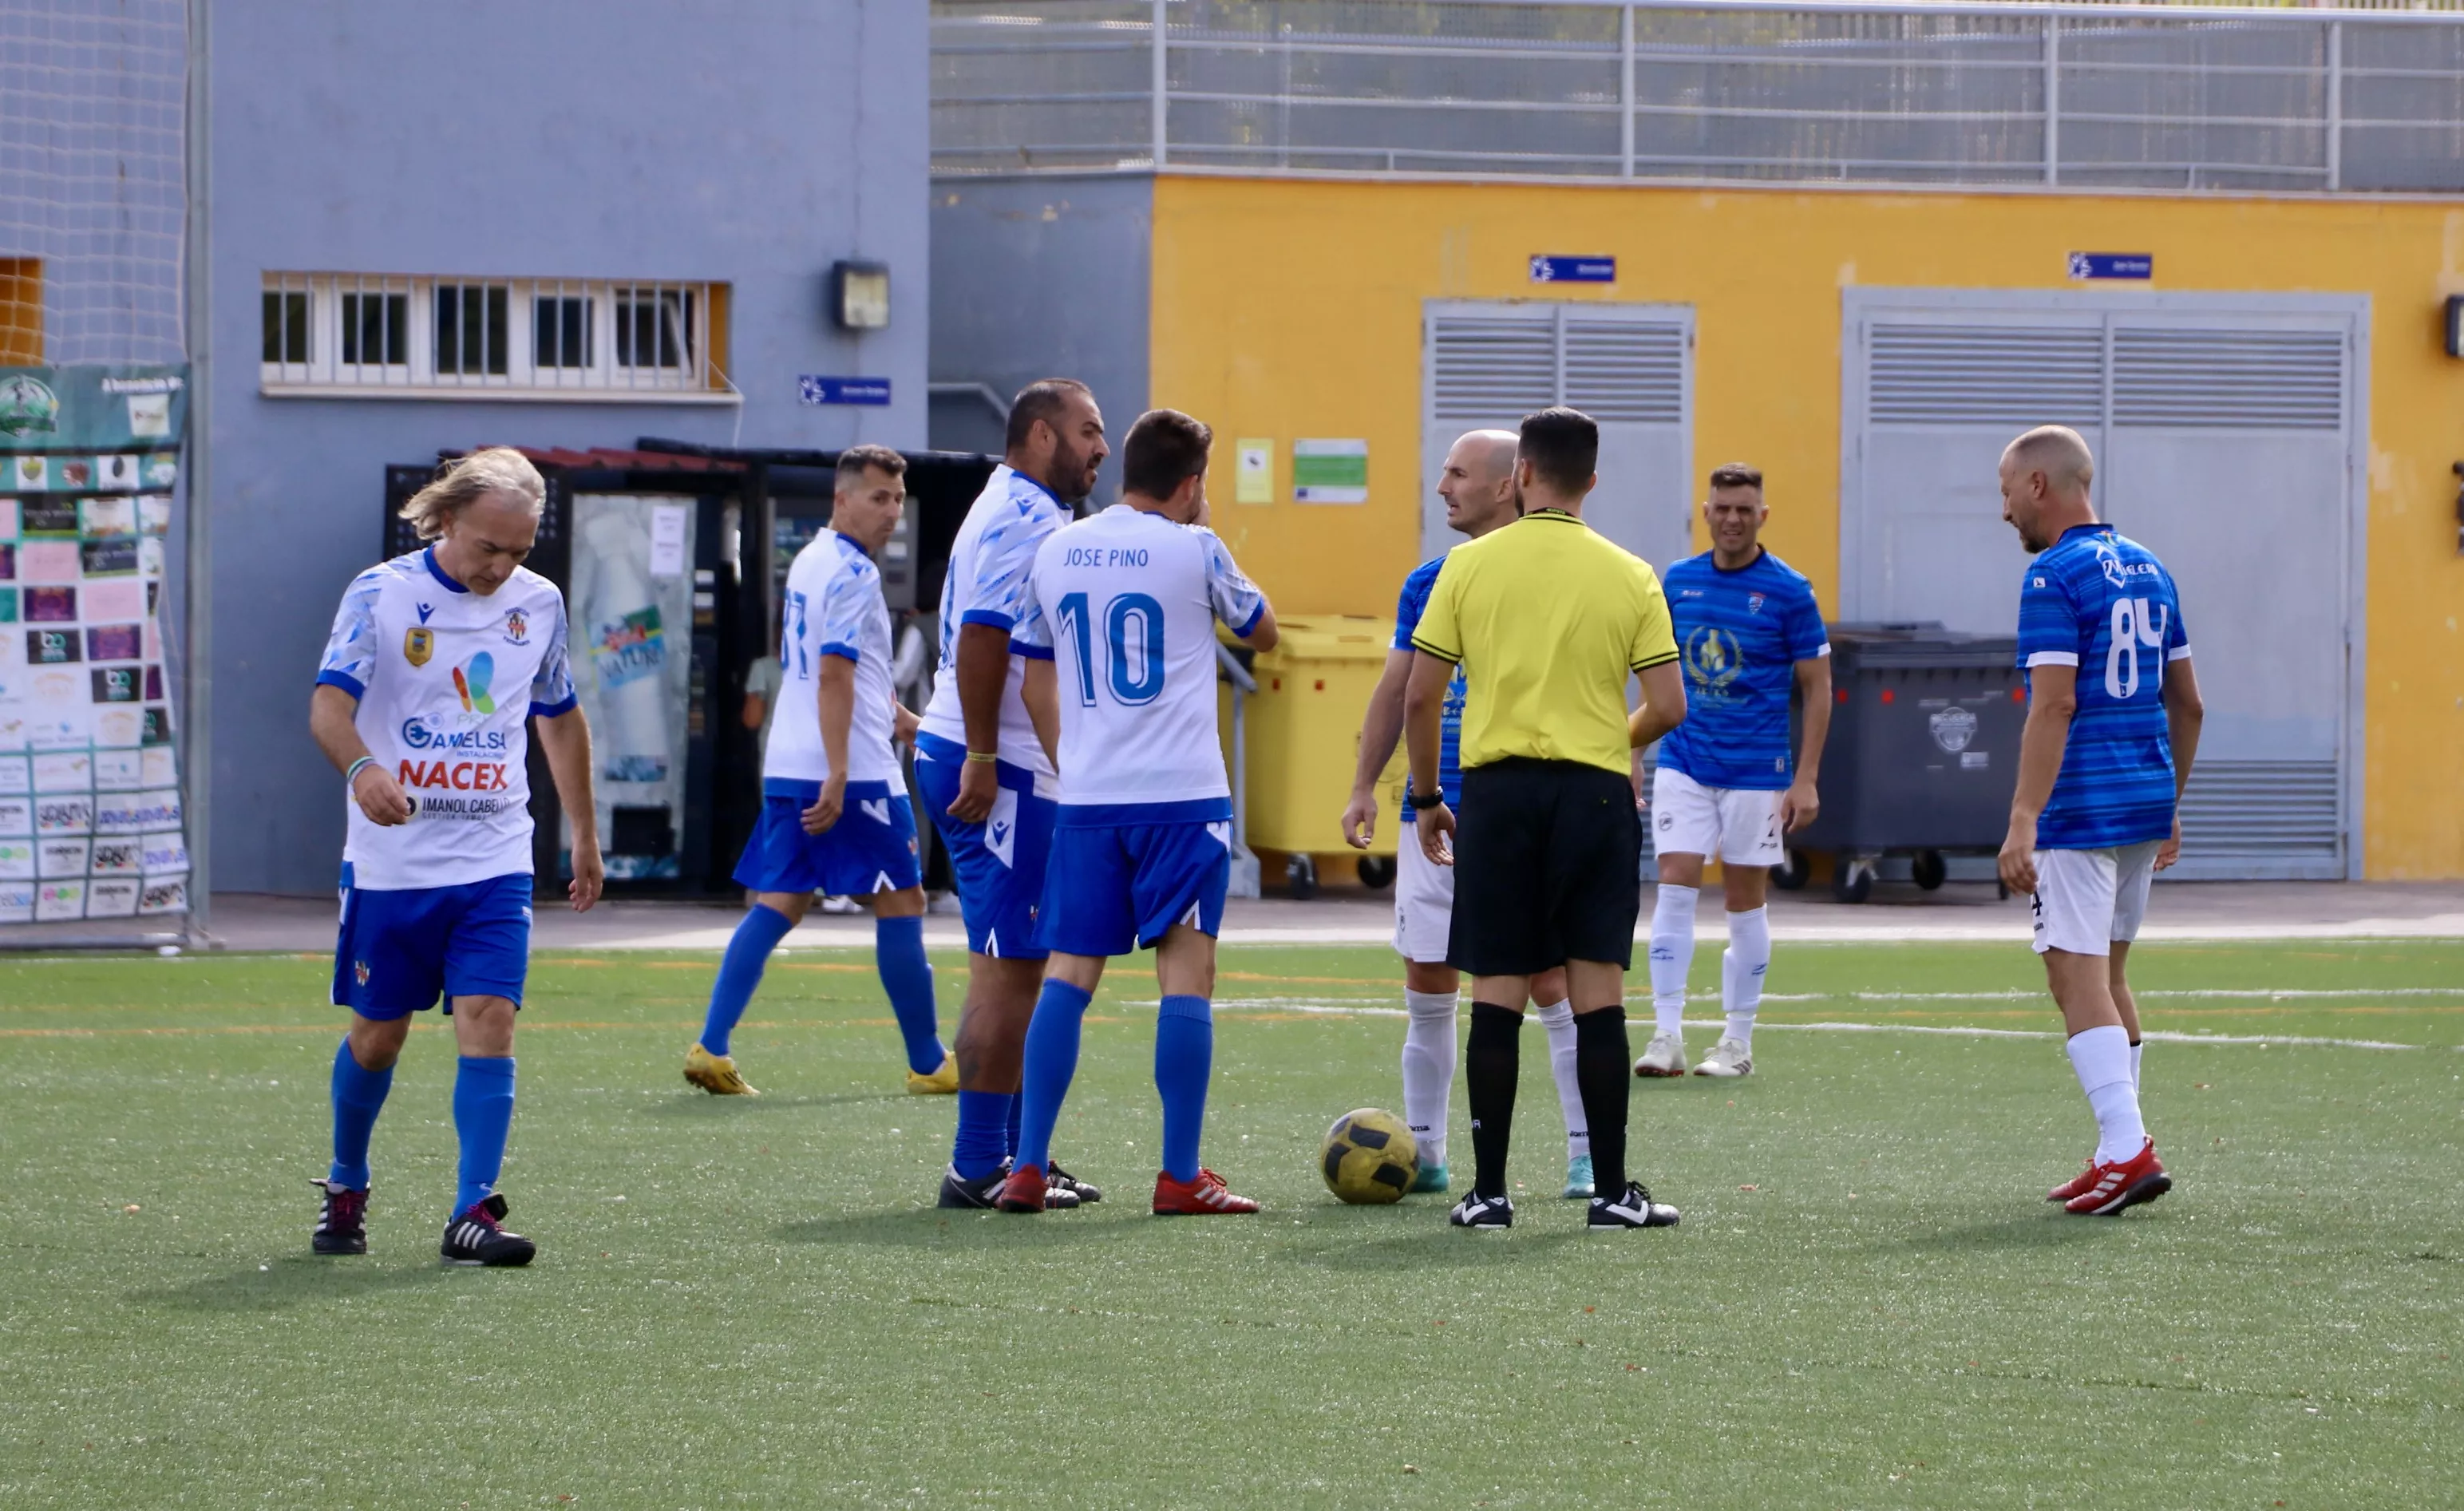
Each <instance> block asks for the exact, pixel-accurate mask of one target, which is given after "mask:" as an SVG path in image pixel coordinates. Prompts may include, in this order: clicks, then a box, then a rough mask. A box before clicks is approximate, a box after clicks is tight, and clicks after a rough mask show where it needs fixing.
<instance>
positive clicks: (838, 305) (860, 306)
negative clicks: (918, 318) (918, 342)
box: [829, 261, 890, 331]
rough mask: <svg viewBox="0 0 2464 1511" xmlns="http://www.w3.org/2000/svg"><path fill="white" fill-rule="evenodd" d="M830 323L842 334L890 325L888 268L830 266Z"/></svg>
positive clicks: (859, 264)
mask: <svg viewBox="0 0 2464 1511" xmlns="http://www.w3.org/2000/svg"><path fill="white" fill-rule="evenodd" d="M829 302H830V323H832V324H834V325H836V326H837V327H838V328H839V329H840V330H843V331H878V330H886V329H888V328H889V325H890V265H889V264H888V263H881V262H846V261H841V262H834V263H831V264H830V292H829Z"/></svg>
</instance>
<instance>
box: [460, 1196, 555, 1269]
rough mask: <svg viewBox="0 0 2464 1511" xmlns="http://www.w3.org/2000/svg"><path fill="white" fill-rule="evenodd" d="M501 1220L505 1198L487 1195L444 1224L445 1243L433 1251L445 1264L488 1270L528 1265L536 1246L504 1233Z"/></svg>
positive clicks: (534, 1253) (516, 1236)
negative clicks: (486, 1268) (479, 1266)
mask: <svg viewBox="0 0 2464 1511" xmlns="http://www.w3.org/2000/svg"><path fill="white" fill-rule="evenodd" d="M504 1220H505V1198H504V1196H503V1194H502V1193H497V1192H490V1193H488V1194H487V1196H486V1197H484V1198H483V1199H481V1200H478V1201H474V1202H473V1203H472V1204H471V1210H470V1211H468V1212H466V1213H464V1214H462V1215H460V1216H458V1217H456V1218H454V1219H453V1220H452V1221H451V1222H449V1223H447V1224H446V1225H445V1242H444V1243H443V1245H441V1246H440V1247H439V1249H438V1251H437V1252H438V1253H439V1254H440V1255H442V1256H443V1257H444V1259H445V1262H446V1263H448V1264H484V1265H487V1266H489V1267H490V1268H492V1269H493V1268H497V1267H507V1268H510V1267H514V1266H518V1265H523V1264H528V1263H529V1262H530V1261H531V1257H532V1256H533V1255H536V1254H537V1253H539V1245H538V1244H536V1243H533V1242H532V1241H531V1240H530V1239H528V1238H525V1237H522V1236H521V1235H520V1234H518V1233H507V1232H506V1231H505V1229H504V1226H503V1224H504Z"/></svg>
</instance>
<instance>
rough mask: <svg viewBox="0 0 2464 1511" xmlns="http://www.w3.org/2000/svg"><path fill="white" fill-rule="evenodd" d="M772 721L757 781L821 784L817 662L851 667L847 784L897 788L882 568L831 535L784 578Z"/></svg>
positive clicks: (826, 762)
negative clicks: (831, 660) (837, 660)
mask: <svg viewBox="0 0 2464 1511" xmlns="http://www.w3.org/2000/svg"><path fill="white" fill-rule="evenodd" d="M780 621H781V623H780V629H779V677H780V682H779V712H778V713H777V714H776V715H774V716H773V717H772V719H771V721H770V748H769V751H768V753H767V754H765V755H763V756H762V757H761V777H762V779H763V780H764V781H799V782H803V781H827V780H828V779H829V775H830V758H829V755H828V754H827V753H825V751H824V750H823V749H822V714H821V687H822V658H824V657H825V656H838V657H841V658H843V659H845V660H847V661H852V662H854V663H855V710H854V713H853V715H852V716H851V717H850V718H849V719H848V720H847V780H849V781H892V782H894V781H902V780H903V779H904V778H903V777H902V775H901V773H900V771H899V769H898V753H897V751H896V750H895V749H894V748H892V746H891V735H892V733H893V732H892V727H891V720H892V717H893V715H892V713H891V705H892V704H893V703H894V702H895V700H896V698H897V696H898V694H897V691H896V690H894V689H893V688H892V687H891V682H890V605H889V604H888V603H887V602H884V601H883V599H882V596H881V568H879V567H877V566H875V565H874V564H873V560H872V558H871V556H869V554H868V553H867V552H866V551H865V549H864V547H862V546H860V545H858V544H856V543H855V541H854V540H852V539H850V538H849V537H846V536H843V535H840V534H839V533H838V532H837V531H835V530H825V531H823V532H822V533H821V534H819V535H817V536H815V537H813V538H812V539H811V540H810V541H809V542H808V543H806V545H805V546H804V549H803V550H802V551H799V552H797V553H796V559H795V561H794V562H793V564H791V565H790V566H789V567H788V568H787V599H786V602H785V604H784V605H783V609H782V612H781V615H780Z"/></svg>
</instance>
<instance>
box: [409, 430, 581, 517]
mask: <svg viewBox="0 0 2464 1511" xmlns="http://www.w3.org/2000/svg"><path fill="white" fill-rule="evenodd" d="M490 493H508V494H511V495H512V496H514V497H517V498H519V499H521V500H522V501H523V502H524V503H526V504H528V505H530V509H531V513H532V514H534V515H536V514H538V513H539V512H540V511H541V510H542V509H544V508H545V507H546V504H547V480H546V479H545V478H542V477H541V476H539V469H538V468H536V467H533V466H532V465H531V459H530V458H529V457H527V456H524V455H523V454H522V453H521V452H519V451H517V450H515V449H513V448H512V447H510V446H492V447H490V448H488V449H486V450H484V451H473V452H472V453H471V454H470V455H468V456H465V457H463V458H461V459H460V460H458V461H452V462H448V463H446V464H445V465H444V466H442V467H440V468H438V469H437V470H436V478H435V481H433V482H431V483H429V485H428V486H427V487H426V488H423V489H421V490H420V491H419V492H418V493H413V494H411V495H410V502H408V503H407V504H405V505H403V506H402V517H403V518H405V519H407V520H409V521H410V522H411V523H412V524H413V525H414V526H416V527H417V528H418V530H419V538H420V539H422V540H433V539H435V538H436V537H439V536H442V535H443V534H445V525H446V522H447V521H448V520H450V519H451V518H452V517H453V516H454V515H458V514H460V513H461V512H462V511H463V510H465V509H468V508H469V507H470V506H471V505H473V504H474V503H477V502H478V501H479V500H480V499H482V498H484V497H486V496H487V495H488V494H490Z"/></svg>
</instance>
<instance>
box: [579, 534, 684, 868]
mask: <svg viewBox="0 0 2464 1511" xmlns="http://www.w3.org/2000/svg"><path fill="white" fill-rule="evenodd" d="M692 561H693V499H691V498H671V497H666V496H660V495H652V494H637V493H581V494H577V495H575V497H574V500H573V597H572V602H571V603H570V604H569V605H568V608H567V612H569V613H570V614H571V615H572V616H573V635H572V642H573V685H574V691H575V693H576V694H577V695H578V696H579V697H580V698H581V700H582V709H583V714H584V715H585V716H586V717H587V718H588V719H589V721H590V745H591V755H592V758H593V759H594V760H595V761H596V762H597V764H598V767H599V769H598V770H597V771H596V772H595V773H593V774H592V775H593V777H594V781H593V786H594V787H595V788H596V796H597V799H598V809H599V843H600V849H601V851H602V852H603V854H604V855H605V858H606V864H607V875H608V878H609V880H611V881H629V880H640V879H645V878H649V877H669V876H674V875H676V874H678V872H679V870H680V868H681V866H682V864H683V853H684V808H685V735H686V720H687V716H688V713H689V712H690V709H691V706H692V698H693V573H692V571H691V563H692ZM565 849H566V851H567V853H568V854H569V853H570V851H571V835H570V831H569V830H568V832H567V836H566V844H565Z"/></svg>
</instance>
